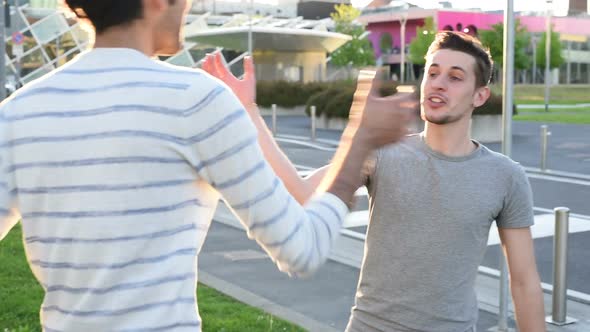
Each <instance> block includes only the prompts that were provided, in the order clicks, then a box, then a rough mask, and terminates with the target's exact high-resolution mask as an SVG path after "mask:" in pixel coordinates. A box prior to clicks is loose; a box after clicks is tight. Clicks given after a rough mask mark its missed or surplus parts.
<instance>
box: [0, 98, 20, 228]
mask: <svg viewBox="0 0 590 332" xmlns="http://www.w3.org/2000/svg"><path fill="white" fill-rule="evenodd" d="M2 114H3V113H2V110H0V117H2ZM6 139H7V132H6V125H5V124H3V121H2V120H1V119H0V146H4V142H5V141H6ZM6 150H7V149H5V148H4V149H2V148H0V240H2V239H3V238H4V237H5V236H6V235H7V234H8V232H9V231H10V229H12V227H14V225H16V223H17V222H18V220H19V218H20V215H19V213H18V211H17V209H16V206H15V202H14V196H13V195H12V194H11V191H12V188H13V185H14V183H13V181H12V177H11V176H10V174H9V173H8V172H7V169H6V165H7V164H8V160H7V158H8V157H9V154H8V153H6Z"/></svg>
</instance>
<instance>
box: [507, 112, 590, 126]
mask: <svg viewBox="0 0 590 332" xmlns="http://www.w3.org/2000/svg"><path fill="white" fill-rule="evenodd" d="M514 120H516V121H537V122H557V123H573V124H590V110H586V111H580V112H569V111H567V112H553V111H551V112H548V113H541V112H523V111H520V110H519V111H518V115H516V116H514Z"/></svg>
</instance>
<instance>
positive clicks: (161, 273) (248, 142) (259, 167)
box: [0, 48, 347, 332]
mask: <svg viewBox="0 0 590 332" xmlns="http://www.w3.org/2000/svg"><path fill="white" fill-rule="evenodd" d="M0 115H1V117H0V158H1V159H0V169H1V172H2V173H1V175H2V178H1V179H0V239H1V238H3V237H4V236H5V235H6V233H8V231H9V230H10V228H11V227H13V226H14V225H15V224H16V222H17V221H18V220H19V218H21V217H22V227H23V232H24V238H23V241H24V243H25V248H26V251H27V257H28V261H29V264H30V266H31V268H32V271H33V273H34V275H35V277H36V278H37V279H38V280H39V282H40V283H41V284H42V286H43V288H44V290H45V297H44V300H43V304H42V307H41V321H42V326H43V329H44V330H45V331H47V332H51V331H199V330H200V326H201V320H200V317H199V314H198V310H197V299H196V295H195V286H196V281H197V275H196V271H197V262H198V253H199V250H200V249H201V246H202V244H203V241H204V239H205V236H206V235H207V231H208V228H209V225H210V222H211V219H212V216H213V213H214V211H215V208H216V205H217V202H218V201H219V199H220V198H223V199H224V200H225V201H226V202H227V203H228V205H229V206H231V207H232V209H233V210H234V211H235V214H236V215H237V216H238V217H239V219H240V220H241V222H242V223H243V224H244V225H245V226H246V228H247V230H248V233H247V234H248V236H249V237H250V238H252V239H255V240H256V241H257V242H258V243H259V244H260V246H261V247H262V248H263V249H264V250H265V251H266V252H267V253H268V254H269V255H270V257H271V258H272V259H273V261H274V262H275V263H276V264H277V265H278V267H279V269H280V270H281V271H284V272H287V273H290V274H293V275H303V274H308V273H311V272H313V271H314V270H315V269H316V268H317V267H318V266H319V265H320V264H322V262H323V261H325V259H326V257H327V255H328V252H329V250H330V247H331V244H332V243H333V241H334V239H335V237H336V235H337V234H338V233H339V227H340V225H341V222H342V220H343V218H344V215H345V214H346V212H347V208H346V205H345V204H344V203H343V202H342V201H340V200H339V199H338V198H337V197H336V196H333V195H331V194H328V193H326V194H321V195H317V196H316V197H315V198H314V199H312V200H311V201H310V202H309V203H308V204H306V205H305V206H304V207H302V206H301V205H299V204H298V203H297V202H296V201H295V200H294V199H293V197H292V196H291V195H290V194H289V193H288V192H287V190H286V189H285V187H284V186H283V184H282V182H281V181H280V180H279V179H278V178H277V176H276V175H275V174H274V173H273V171H272V169H271V167H270V166H269V164H268V163H267V162H266V161H265V160H264V158H263V155H262V152H261V150H260V148H259V146H258V144H257V132H256V129H255V127H254V126H253V125H252V124H251V122H250V120H249V117H248V115H247V113H246V112H245V111H244V109H243V107H242V106H241V104H240V103H239V101H238V100H237V99H236V98H235V97H234V95H233V94H232V93H231V91H230V90H229V89H228V88H227V87H226V86H225V85H223V83H221V82H220V81H218V80H216V79H214V78H213V77H211V76H209V75H207V74H206V73H204V72H202V71H200V70H193V69H188V68H183V67H175V66H171V65H167V64H164V63H161V62H159V61H154V60H152V59H150V58H148V57H146V56H145V55H143V54H141V53H139V52H137V51H134V50H131V49H108V48H102V49H94V50H90V51H87V52H84V53H82V54H81V55H79V56H78V57H77V58H76V59H74V60H73V61H71V62H70V63H68V64H67V65H65V66H63V67H61V68H60V69H58V70H55V71H54V72H52V73H51V74H49V75H46V76H45V77H43V78H41V79H39V80H37V81H35V82H34V83H32V84H29V85H27V86H26V87H24V88H23V89H21V90H20V91H19V92H18V93H17V94H15V95H13V96H12V97H11V98H10V99H8V100H7V101H6V102H4V103H3V104H2V107H1V111H0ZM2 287H7V285H2Z"/></svg>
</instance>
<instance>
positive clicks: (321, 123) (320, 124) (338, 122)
mask: <svg viewBox="0 0 590 332" xmlns="http://www.w3.org/2000/svg"><path fill="white" fill-rule="evenodd" d="M347 123H348V119H344V118H327V117H326V115H325V114H322V115H320V116H319V117H317V119H316V124H315V126H316V128H317V129H337V130H344V128H346V124H347Z"/></svg>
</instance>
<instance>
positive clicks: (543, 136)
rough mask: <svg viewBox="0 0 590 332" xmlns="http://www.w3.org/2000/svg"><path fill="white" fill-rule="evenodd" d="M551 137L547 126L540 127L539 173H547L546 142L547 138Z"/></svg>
mask: <svg viewBox="0 0 590 332" xmlns="http://www.w3.org/2000/svg"><path fill="white" fill-rule="evenodd" d="M549 135H551V132H549V127H547V125H542V126H541V171H543V172H545V171H547V142H548V136H549Z"/></svg>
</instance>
